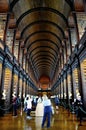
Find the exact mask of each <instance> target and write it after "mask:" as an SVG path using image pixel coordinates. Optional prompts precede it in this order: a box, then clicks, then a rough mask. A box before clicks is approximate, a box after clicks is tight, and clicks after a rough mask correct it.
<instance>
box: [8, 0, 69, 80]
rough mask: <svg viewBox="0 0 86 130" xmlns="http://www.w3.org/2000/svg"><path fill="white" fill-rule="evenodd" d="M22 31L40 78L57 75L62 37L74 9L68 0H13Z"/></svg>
mask: <svg viewBox="0 0 86 130" xmlns="http://www.w3.org/2000/svg"><path fill="white" fill-rule="evenodd" d="M10 2H12V3H11V8H10V10H12V11H13V12H14V15H15V17H16V21H17V22H16V24H17V27H18V29H19V30H20V32H21V39H23V41H24V44H23V48H24V49H26V50H27V56H28V57H29V62H31V65H32V68H33V71H35V75H37V77H38V79H37V80H39V79H40V78H41V77H42V76H44V75H45V76H48V77H49V78H50V80H52V78H54V77H55V75H54V74H55V70H56V66H57V64H58V63H57V61H58V57H59V55H60V50H62V48H63V45H62V40H63V39H64V38H65V33H64V32H65V29H66V27H67V26H68V22H67V18H68V15H69V12H70V9H71V8H70V2H69V1H68V0H10Z"/></svg>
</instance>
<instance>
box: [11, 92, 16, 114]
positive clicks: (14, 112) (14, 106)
mask: <svg viewBox="0 0 86 130" xmlns="http://www.w3.org/2000/svg"><path fill="white" fill-rule="evenodd" d="M12 102H13V116H17V96H16V94H14V95H13V100H12Z"/></svg>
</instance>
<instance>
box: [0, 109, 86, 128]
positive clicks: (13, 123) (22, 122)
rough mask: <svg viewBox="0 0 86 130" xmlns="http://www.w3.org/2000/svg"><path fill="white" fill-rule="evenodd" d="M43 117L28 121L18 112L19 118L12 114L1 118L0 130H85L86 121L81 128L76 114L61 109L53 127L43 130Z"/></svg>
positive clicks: (53, 120) (55, 117) (54, 119)
mask: <svg viewBox="0 0 86 130" xmlns="http://www.w3.org/2000/svg"><path fill="white" fill-rule="evenodd" d="M41 122H42V117H35V116H34V115H33V116H32V119H31V120H29V119H26V114H25V113H23V115H21V112H20V111H18V116H17V117H13V116H12V114H7V115H4V117H0V130H42V129H43V130H44V129H45V130H47V129H49V130H85V129H86V121H83V122H82V126H79V121H77V119H76V117H75V115H74V114H71V113H68V111H67V110H65V109H64V108H62V107H60V108H59V110H58V111H56V112H55V114H54V115H53V116H52V120H51V127H50V128H46V127H45V128H41Z"/></svg>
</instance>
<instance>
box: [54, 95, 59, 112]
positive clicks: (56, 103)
mask: <svg viewBox="0 0 86 130" xmlns="http://www.w3.org/2000/svg"><path fill="white" fill-rule="evenodd" d="M55 105H56V110H57V109H58V105H59V99H58V96H56V97H55Z"/></svg>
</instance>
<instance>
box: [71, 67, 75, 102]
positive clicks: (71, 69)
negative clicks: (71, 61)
mask: <svg viewBox="0 0 86 130" xmlns="http://www.w3.org/2000/svg"><path fill="white" fill-rule="evenodd" d="M70 75H71V88H72V101H74V88H73V73H72V68H71V65H70Z"/></svg>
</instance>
